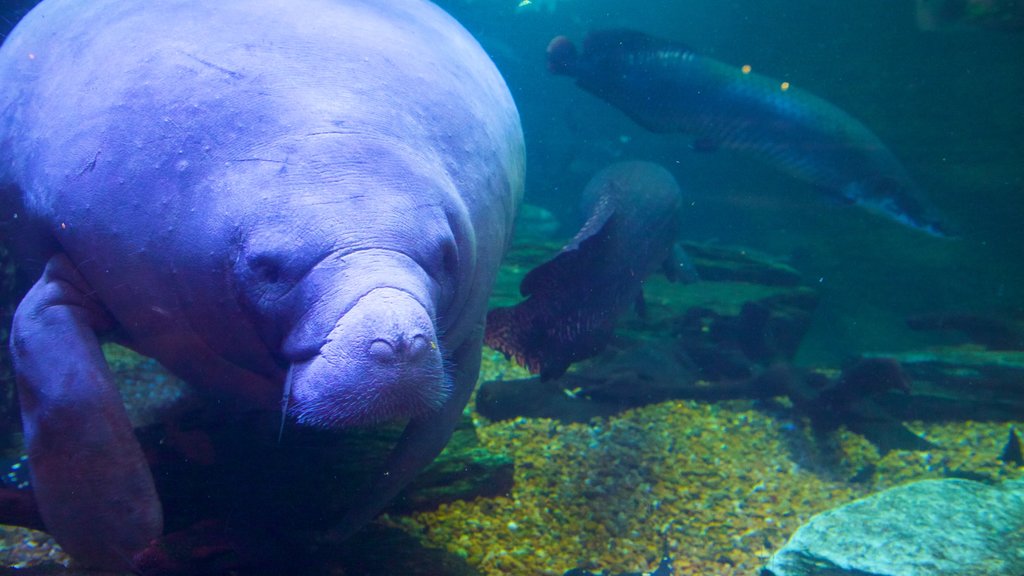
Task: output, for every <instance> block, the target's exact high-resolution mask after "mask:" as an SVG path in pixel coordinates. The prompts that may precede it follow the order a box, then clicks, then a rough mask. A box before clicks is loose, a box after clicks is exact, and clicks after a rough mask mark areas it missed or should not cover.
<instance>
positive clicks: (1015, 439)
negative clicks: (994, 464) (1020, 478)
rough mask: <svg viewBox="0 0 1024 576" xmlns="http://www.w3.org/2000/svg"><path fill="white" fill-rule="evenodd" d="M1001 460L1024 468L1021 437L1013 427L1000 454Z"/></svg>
mask: <svg viewBox="0 0 1024 576" xmlns="http://www.w3.org/2000/svg"><path fill="white" fill-rule="evenodd" d="M999 459H1000V460H1002V461H1003V462H1006V463H1007V464H1014V465H1016V466H1024V451H1022V450H1021V445H1020V436H1019V435H1018V434H1017V429H1016V428H1014V427H1013V426H1010V434H1009V436H1008V437H1007V439H1006V444H1005V445H1004V446H1003V450H1002V452H1000V453H999Z"/></svg>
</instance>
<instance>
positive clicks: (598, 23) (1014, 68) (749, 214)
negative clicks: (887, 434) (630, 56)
mask: <svg viewBox="0 0 1024 576" xmlns="http://www.w3.org/2000/svg"><path fill="white" fill-rule="evenodd" d="M441 4H442V6H444V7H445V8H446V9H447V10H449V11H450V12H451V13H452V14H454V15H455V16H456V17H458V18H459V19H460V20H461V21H462V22H463V23H464V24H465V25H466V26H467V27H468V28H469V29H470V30H471V31H473V32H474V33H475V34H476V35H477V37H478V39H479V40H480V42H481V43H482V44H483V46H484V47H485V48H486V49H487V50H488V52H489V53H490V54H491V56H492V58H493V59H494V60H495V62H496V63H497V64H498V66H499V68H500V69H501V71H502V73H503V74H504V76H505V78H506V80H507V81H508V83H509V85H510V87H511V88H512V91H513V94H514V96H515V98H516V101H517V104H518V106H519V110H520V114H521V115H522V119H523V126H524V129H525V132H526V138H527V156H528V169H527V201H528V202H531V203H536V204H539V205H542V206H545V207H547V208H549V209H551V210H553V211H554V212H555V213H556V214H557V215H558V216H559V218H560V220H562V221H563V222H564V223H565V226H566V228H567V229H570V230H567V233H571V231H572V229H573V226H574V225H575V224H577V223H578V221H577V220H575V219H576V218H578V215H577V214H576V202H577V196H578V194H579V192H580V191H581V190H582V188H583V186H584V184H585V183H586V181H587V180H588V179H589V178H590V176H591V175H592V174H593V172H595V171H596V170H598V169H600V168H601V167H603V166H604V165H606V164H607V163H609V162H612V161H614V160H617V159H644V160H652V161H656V162H659V163H661V164H663V165H665V166H667V167H669V168H670V169H671V170H672V171H673V173H674V175H675V176H676V178H677V179H678V180H679V182H680V184H681V185H682V186H683V189H684V192H685V193H686V194H687V195H688V196H689V199H690V200H691V201H692V203H693V204H692V206H691V208H690V209H689V210H688V212H687V215H686V220H685V224H684V232H683V237H684V238H686V239H689V240H696V241H714V242H718V243H722V244H726V245H740V246H744V247H747V248H751V249H756V250H758V251H761V252H764V253H767V254H771V255H774V256H776V257H779V258H784V259H788V260H789V261H790V262H791V263H792V264H793V265H794V266H796V267H797V268H798V269H799V270H800V271H801V272H803V273H804V274H805V275H806V276H807V277H808V278H812V279H817V280H820V288H821V291H822V293H823V295H824V298H823V304H822V307H821V309H820V310H819V317H818V321H817V323H816V326H815V329H814V330H813V331H812V333H811V335H810V336H809V337H808V339H807V340H806V341H805V344H804V346H803V348H802V351H801V358H802V360H805V361H808V362H828V361H833V360H836V359H839V358H842V357H845V356H849V355H852V354H856V353H858V352H861V351H865V350H896V349H904V348H909V347H915V346H918V345H920V344H922V343H923V342H927V338H925V339H923V337H922V336H921V335H920V334H915V333H911V332H909V331H908V330H907V329H906V328H905V327H904V324H903V318H904V317H905V316H906V315H908V314H914V313H921V312H929V311H935V310H954V309H955V310H971V311H977V312H982V313H990V314H996V315H1004V314H1007V313H1017V314H1020V313H1022V311H1024V308H1022V307H1024V281H1022V280H1024V237H1022V235H1024V227H1022V226H1021V221H1022V219H1024V107H1022V106H1021V102H1024V65H1022V64H1021V61H1020V55H1021V54H1024V35H1022V34H1019V33H1018V34H1013V33H1007V32H1001V31H994V30H991V29H987V28H984V27H977V26H976V27H971V26H966V25H965V26H960V27H956V26H950V28H949V29H948V30H942V31H934V32H926V31H922V30H919V28H918V26H917V24H916V21H915V13H914V3H913V2H911V1H910V0H906V1H901V2H893V1H886V0H867V1H862V2H816V1H813V0H797V1H782V0H770V1H753V0H751V1H726V2H722V1H719V0H694V1H687V2H672V1H644V2H639V3H638V2H618V1H611V0H593V1H583V0H562V1H560V2H546V3H545V2H537V3H536V4H537V7H536V9H531V7H525V8H518V7H517V6H516V2H513V1H496V0H475V1H472V2H466V1H449V2H442V3H441ZM552 6H553V9H550V10H549V8H551V7H552ZM608 27H628V28H635V29H638V30H642V31H644V32H647V33H649V34H652V35H655V36H660V37H663V38H669V39H673V40H676V41H679V42H682V43H685V44H687V45H689V46H690V47H692V48H693V49H694V50H696V51H698V52H701V53H704V54H707V55H709V56H713V57H714V58H717V59H719V60H722V61H725V62H729V63H733V64H736V65H737V66H739V65H742V64H749V65H750V66H751V67H752V68H753V70H754V71H756V72H758V73H761V74H765V75H768V76H772V77H775V78H779V79H782V80H787V81H789V82H791V83H792V84H794V85H798V86H800V87H801V88H803V89H805V90H808V91H810V92H812V93H814V94H816V95H818V96H821V97H823V98H825V99H826V100H828V101H830V102H832V103H833V104H835V105H836V106H838V107H840V108H842V109H843V110H845V111H847V112H848V113H850V114H851V115H853V116H854V117H856V118H858V119H859V120H861V121H862V122H863V123H864V124H866V125H867V126H868V127H869V128H870V129H871V130H872V131H874V132H875V133H876V134H877V135H878V136H879V137H880V138H881V140H882V141H883V142H885V143H886V144H887V145H888V146H889V148H890V149H891V150H892V151H893V152H894V153H895V155H896V156H897V157H898V158H899V159H900V160H901V161H902V162H903V164H904V165H905V166H906V168H907V169H908V170H909V172H910V173H911V175H912V176H913V177H914V178H915V179H916V180H917V181H918V183H919V184H920V185H921V186H922V187H923V188H924V190H925V191H926V193H927V195H928V196H929V197H930V198H931V199H932V200H933V201H934V203H935V204H937V205H938V206H939V208H940V209H941V210H942V211H943V213H944V214H945V215H946V217H947V218H948V219H949V220H950V221H951V222H952V223H953V224H954V226H956V228H957V229H958V230H959V231H960V232H961V234H960V237H959V238H958V239H956V240H950V241H943V240H937V239H935V238H931V237H927V236H923V235H921V234H917V233H914V232H912V231H909V230H906V229H902V228H899V227H897V226H895V225H893V224H890V223H889V222H887V221H882V220H880V219H879V218H877V217H874V216H872V215H869V214H867V213H865V212H863V211H860V210H857V209H854V208H848V207H842V206H836V205H833V204H830V203H829V202H828V201H827V200H826V199H825V198H824V196H823V195H822V194H820V193H819V192H818V191H816V190H814V189H812V188H811V187H810V186H809V185H807V184H804V183H802V182H798V181H795V180H793V179H791V178H788V177H787V176H785V175H783V174H781V173H779V172H777V171H775V170H773V169H771V168H770V167H767V166H765V165H762V164H760V163H758V162H756V161H753V160H751V159H750V158H746V157H743V156H739V155H735V154H730V153H726V152H716V153H700V152H694V151H692V150H691V149H690V139H689V138H687V137H685V136H682V135H657V134H651V133H649V132H647V131H645V130H644V129H643V128H640V127H639V126H637V125H635V124H634V123H632V122H631V121H630V120H629V119H628V118H627V117H625V116H624V115H623V114H622V113H620V112H619V111H618V110H616V109H614V108H613V107H612V106H610V105H608V104H606V103H604V102H602V101H600V100H599V99H597V98H596V97H593V96H591V95H589V94H587V93H584V92H583V91H582V90H580V89H578V88H577V87H576V86H574V84H573V82H572V80H571V79H568V78H565V77H558V76H553V75H550V74H548V73H547V72H546V70H545V57H544V50H545V47H546V45H547V43H548V42H549V41H550V40H551V39H552V38H553V37H555V36H556V35H559V34H564V35H566V36H568V37H570V38H571V39H572V40H574V41H575V42H576V43H577V44H578V43H579V42H580V41H581V40H582V38H583V37H584V36H585V34H586V33H587V32H588V31H590V30H592V29H600V28H608Z"/></svg>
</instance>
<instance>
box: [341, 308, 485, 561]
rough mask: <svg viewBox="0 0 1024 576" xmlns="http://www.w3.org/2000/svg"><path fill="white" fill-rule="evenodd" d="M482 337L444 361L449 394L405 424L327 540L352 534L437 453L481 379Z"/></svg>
mask: <svg viewBox="0 0 1024 576" xmlns="http://www.w3.org/2000/svg"><path fill="white" fill-rule="evenodd" d="M482 338H483V327H482V326H480V327H477V328H476V329H475V330H474V333H473V334H472V335H470V336H469V337H468V338H467V339H466V341H465V342H463V344H462V345H461V346H460V347H459V348H458V349H457V350H455V352H454V353H453V354H452V356H451V357H450V358H449V362H448V365H449V366H450V368H449V369H448V372H449V373H450V375H451V378H452V394H451V396H450V397H449V398H448V400H447V401H446V402H445V403H444V404H443V405H442V406H441V408H440V409H438V410H437V411H435V412H431V413H430V414H426V415H424V416H420V417H417V418H414V419H412V420H410V421H409V424H408V425H406V427H405V431H404V432H403V433H402V436H401V438H399V439H398V442H397V443H396V444H395V447H394V448H393V449H392V450H391V453H390V454H389V455H388V458H387V461H386V462H385V463H384V466H383V467H382V468H381V469H380V470H378V471H377V473H376V474H374V478H373V479H372V480H371V481H370V483H369V486H368V487H367V488H365V489H363V493H362V494H361V495H360V496H359V497H357V498H355V499H354V500H353V502H355V504H354V505H353V506H352V508H351V509H350V510H348V512H346V513H345V516H344V517H343V518H342V519H341V522H339V523H338V525H337V526H336V527H335V528H333V529H332V530H331V531H330V532H329V533H328V535H327V539H328V540H331V541H341V540H344V539H346V538H348V537H349V536H351V535H353V534H355V533H356V532H357V531H358V530H359V529H360V528H362V527H363V526H364V525H366V524H367V523H368V522H370V521H371V520H373V519H374V517H376V516H377V514H379V513H380V512H381V510H383V509H384V507H385V506H386V505H387V503H388V502H389V501H390V500H391V499H392V498H394V497H395V496H396V495H397V494H398V493H399V492H401V491H402V489H403V488H405V486H406V485H407V484H408V483H409V482H410V481H412V479H413V478H415V477H416V474H417V473H418V472H419V471H421V470H423V469H424V468H426V467H427V465H428V464H430V463H431V462H433V461H434V458H436V457H437V455H438V454H440V453H441V450H443V449H444V447H445V444H447V443H448V440H449V439H450V438H451V436H452V432H454V431H455V426H456V425H457V424H458V423H459V420H460V419H461V418H462V410H463V408H465V406H466V404H467V403H468V402H469V397H470V395H471V394H472V393H473V388H474V387H476V380H477V377H478V376H479V375H480V348H481V346H482Z"/></svg>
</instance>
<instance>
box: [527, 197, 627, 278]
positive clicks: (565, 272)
mask: <svg viewBox="0 0 1024 576" xmlns="http://www.w3.org/2000/svg"><path fill="white" fill-rule="evenodd" d="M614 221H615V206H614V203H613V202H612V201H611V200H610V199H608V198H601V199H600V200H598V202H597V204H596V205H595V206H594V209H593V210H592V211H591V213H590V217H589V218H587V221H586V222H585V223H584V224H583V227H582V228H580V231H579V232H577V233H576V236H574V237H573V239H572V240H570V241H569V243H568V244H566V245H565V246H564V247H563V248H562V249H561V250H560V251H559V252H558V254H557V255H555V257H554V258H552V259H551V260H548V261H547V262H545V263H543V264H541V265H540V266H538V267H536V268H534V269H533V270H530V272H529V273H527V274H526V276H525V277H524V278H523V281H522V283H521V284H520V285H519V292H520V293H521V294H522V295H523V296H531V295H533V294H544V293H548V292H552V291H558V290H560V289H563V288H564V286H565V283H566V282H574V281H577V282H578V281H579V280H580V279H581V278H584V277H586V274H587V270H589V269H593V268H594V266H596V265H597V263H596V262H595V260H597V259H600V258H601V257H603V255H604V253H605V251H604V249H603V246H604V243H605V242H606V241H607V240H608V238H609V235H610V230H611V227H612V226H613V225H614Z"/></svg>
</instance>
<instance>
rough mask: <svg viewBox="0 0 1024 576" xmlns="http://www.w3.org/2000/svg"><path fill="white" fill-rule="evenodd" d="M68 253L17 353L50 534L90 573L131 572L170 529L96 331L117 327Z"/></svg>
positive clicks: (52, 269)
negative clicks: (136, 559) (135, 559)
mask: <svg viewBox="0 0 1024 576" xmlns="http://www.w3.org/2000/svg"><path fill="white" fill-rule="evenodd" d="M91 294H92V289H91V288H90V286H89V285H88V284H87V283H86V282H85V280H84V279H83V278H82V276H81V275H80V274H79V273H78V271H77V270H76V269H75V267H74V265H73V264H72V263H71V261H70V260H69V259H68V258H67V256H66V255H64V254H63V253H58V254H56V255H54V256H53V257H51V258H50V260H49V262H48V263H47V264H46V268H45V270H44V271H43V275H42V277H41V278H40V279H39V280H38V281H37V282H36V283H35V285H34V286H33V287H32V289H31V290H30V291H29V292H28V294H27V295H26V296H25V299H24V300H22V302H21V304H20V305H19V306H18V309H17V311H16V312H15V315H14V324H13V327H12V331H11V350H12V353H13V357H14V363H15V368H16V373H17V374H18V395H19V398H20V401H21V415H22V421H23V424H24V429H25V444H26V447H27V451H28V455H29V464H30V468H31V477H32V488H33V490H34V492H35V498H36V501H37V502H38V505H39V512H40V515H41V516H42V518H43V521H44V523H45V524H46V530H47V531H48V532H49V533H50V534H52V535H53V537H54V538H55V539H56V540H57V542H58V543H59V544H60V545H61V546H62V547H63V548H64V549H65V550H66V551H67V552H68V553H69V554H71V555H72V556H73V557H75V559H76V560H78V561H80V562H82V563H83V564H85V565H87V566H94V567H100V568H105V569H126V568H128V567H129V561H128V559H129V558H131V556H132V555H133V554H134V553H136V552H138V551H139V550H142V549H143V548H144V547H145V546H146V545H147V544H148V543H149V541H150V540H152V539H153V538H155V537H157V536H158V535H159V534H160V532H161V531H162V524H163V518H162V511H161V508H160V502H159V500H158V498H157V493H156V489H155V487H154V485H153V478H152V476H151V474H150V471H149V467H148V466H147V464H146V460H145V457H144V456H143V452H142V449H141V447H140V446H139V443H138V441H137V440H136V439H135V435H134V433H133V431H132V425H131V423H130V422H129V420H128V414H127V412H126V411H125V408H124V404H123V402H122V400H121V397H120V394H119V393H118V390H117V388H116V386H115V385H114V381H113V377H112V375H111V373H110V369H109V368H108V367H107V363H106V360H105V359H104V357H103V352H102V350H101V349H100V343H99V340H98V338H97V336H96V334H97V332H102V331H106V330H111V329H113V328H114V322H113V320H112V319H111V318H110V316H109V314H108V313H107V312H106V310H105V309H104V308H103V306H102V305H101V304H100V303H99V302H97V301H96V300H94V299H93V298H92V297H91Z"/></svg>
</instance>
